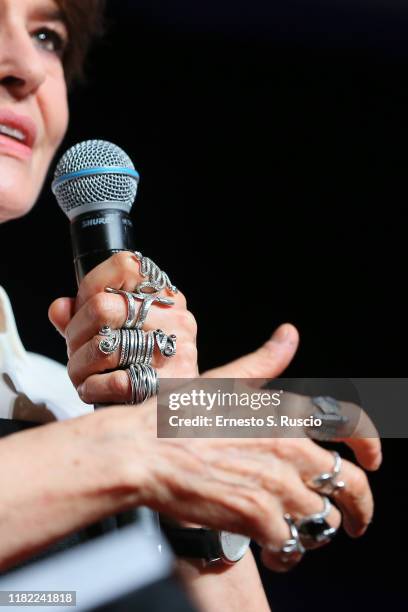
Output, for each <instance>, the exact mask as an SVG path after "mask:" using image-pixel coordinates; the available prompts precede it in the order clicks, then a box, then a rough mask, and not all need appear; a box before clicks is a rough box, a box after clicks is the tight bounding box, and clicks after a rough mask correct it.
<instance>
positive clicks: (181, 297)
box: [177, 290, 187, 308]
mask: <svg viewBox="0 0 408 612" xmlns="http://www.w3.org/2000/svg"><path fill="white" fill-rule="evenodd" d="M177 303H178V305H179V306H180V307H181V308H187V298H186V296H185V295H184V293H182V292H181V291H180V290H179V291H178V293H177Z"/></svg>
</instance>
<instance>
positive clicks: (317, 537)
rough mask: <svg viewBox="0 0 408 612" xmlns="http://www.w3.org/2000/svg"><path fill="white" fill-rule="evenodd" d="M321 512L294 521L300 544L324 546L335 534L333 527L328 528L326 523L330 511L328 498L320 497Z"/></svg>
mask: <svg viewBox="0 0 408 612" xmlns="http://www.w3.org/2000/svg"><path fill="white" fill-rule="evenodd" d="M322 499H323V505H324V507H323V510H322V511H321V512H315V513H314V514H310V515H309V516H305V517H304V518H302V519H300V520H298V521H296V528H297V530H298V532H299V537H300V539H301V541H302V544H304V545H306V544H308V543H309V544H324V543H327V542H330V541H331V540H332V539H333V537H334V536H335V535H336V533H337V529H336V528H335V527H330V525H329V524H328V522H327V521H326V518H327V516H328V515H329V513H330V510H331V503H330V500H329V498H328V497H322Z"/></svg>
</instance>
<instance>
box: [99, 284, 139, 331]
mask: <svg viewBox="0 0 408 612" xmlns="http://www.w3.org/2000/svg"><path fill="white" fill-rule="evenodd" d="M105 291H106V293H114V294H115V295H123V297H124V298H126V302H127V317H126V321H125V322H124V324H123V327H124V328H125V329H131V328H132V327H133V326H134V322H135V319H136V301H135V298H134V297H133V294H132V293H131V292H130V291H123V290H122V289H113V288H112V287H105Z"/></svg>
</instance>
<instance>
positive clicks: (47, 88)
mask: <svg viewBox="0 0 408 612" xmlns="http://www.w3.org/2000/svg"><path fill="white" fill-rule="evenodd" d="M39 106H40V111H41V114H42V122H43V128H44V133H43V139H44V142H43V145H44V148H45V149H47V150H49V151H50V156H51V157H52V156H53V155H54V153H55V151H56V150H57V148H58V147H59V145H60V144H61V141H62V139H63V138H64V135H65V132H66V131H67V127H68V120H69V112H68V96H67V88H66V84H65V80H64V75H63V73H62V70H61V72H60V74H56V75H53V77H52V78H49V79H48V80H47V83H46V84H44V87H43V89H42V91H41V94H39Z"/></svg>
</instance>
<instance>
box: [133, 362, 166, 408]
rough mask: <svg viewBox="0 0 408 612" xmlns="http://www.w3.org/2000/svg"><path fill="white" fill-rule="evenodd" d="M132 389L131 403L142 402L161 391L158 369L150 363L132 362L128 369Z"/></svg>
mask: <svg viewBox="0 0 408 612" xmlns="http://www.w3.org/2000/svg"><path fill="white" fill-rule="evenodd" d="M126 372H127V373H128V376H129V380H130V385H131V389H132V398H131V401H130V402H129V403H130V404H142V403H143V402H145V401H146V400H147V399H149V398H150V397H153V396H154V395H157V393H158V392H159V379H158V376H157V371H156V370H155V369H154V368H152V366H150V365H145V364H136V365H133V364H131V365H130V366H129V368H128V369H127V370H126Z"/></svg>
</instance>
